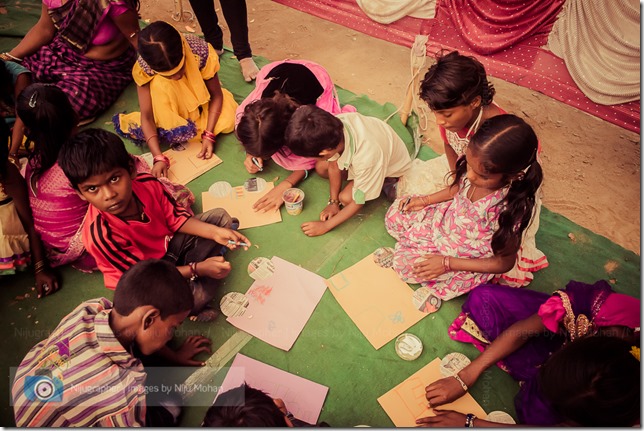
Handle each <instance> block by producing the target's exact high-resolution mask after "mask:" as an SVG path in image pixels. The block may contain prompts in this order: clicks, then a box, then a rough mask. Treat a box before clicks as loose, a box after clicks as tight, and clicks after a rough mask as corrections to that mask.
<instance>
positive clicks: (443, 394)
mask: <svg viewBox="0 0 644 431" xmlns="http://www.w3.org/2000/svg"><path fill="white" fill-rule="evenodd" d="M463 395H465V391H464V390H463V387H462V386H461V384H460V383H459V382H458V380H456V379H455V378H454V377H445V378H444V379H440V380H437V381H435V382H434V383H432V384H431V385H429V386H427V387H426V388H425V398H427V401H429V404H430V405H431V407H438V406H442V405H443V404H447V403H451V402H452V401H454V400H457V399H459V398H460V397H462V396H463Z"/></svg>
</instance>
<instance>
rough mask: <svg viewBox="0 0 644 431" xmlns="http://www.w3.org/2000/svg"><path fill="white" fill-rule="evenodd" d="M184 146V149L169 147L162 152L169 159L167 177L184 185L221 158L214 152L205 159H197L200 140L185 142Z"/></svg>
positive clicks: (218, 162)
mask: <svg viewBox="0 0 644 431" xmlns="http://www.w3.org/2000/svg"><path fill="white" fill-rule="evenodd" d="M184 146H185V150H183V151H175V150H173V149H169V150H167V151H164V152H163V154H165V155H166V156H167V157H168V158H169V159H170V169H169V170H168V178H169V179H170V181H172V182H173V183H178V184H183V185H186V184H188V183H189V182H190V181H192V180H194V179H195V178H197V177H198V176H199V175H201V174H204V173H206V172H208V171H209V170H210V169H212V168H214V167H215V166H217V165H218V164H220V163H222V160H221V159H220V158H219V157H217V155H216V154H214V153H213V155H212V157H211V158H209V159H207V160H206V159H198V158H197V154H199V151H201V142H187V143H185V144H184Z"/></svg>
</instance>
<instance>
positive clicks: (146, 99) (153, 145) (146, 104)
mask: <svg viewBox="0 0 644 431" xmlns="http://www.w3.org/2000/svg"><path fill="white" fill-rule="evenodd" d="M136 94H137V96H138V97H139V107H140V108H141V129H142V130H143V136H144V137H145V143H146V144H147V146H148V148H149V149H150V152H151V153H152V157H154V158H156V157H157V156H162V155H163V153H162V152H161V145H160V142H161V141H160V140H159V135H158V133H157V125H156V123H155V122H154V110H153V108H152V96H151V94H150V84H145V85H142V86H138V85H137V86H136ZM161 159H162V158H161V157H159V159H158V160H155V161H154V164H153V165H152V175H154V176H155V177H157V178H158V177H167V176H168V168H169V167H170V166H168V165H167V164H166V163H165V162H164V161H163V160H161Z"/></svg>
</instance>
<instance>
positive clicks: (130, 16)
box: [111, 9, 141, 49]
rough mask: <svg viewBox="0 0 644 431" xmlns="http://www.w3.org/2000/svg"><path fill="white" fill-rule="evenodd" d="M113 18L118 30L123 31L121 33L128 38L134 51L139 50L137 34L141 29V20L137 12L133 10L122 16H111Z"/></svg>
mask: <svg viewBox="0 0 644 431" xmlns="http://www.w3.org/2000/svg"><path fill="white" fill-rule="evenodd" d="M111 18H112V21H114V24H116V26H117V27H118V29H119V30H121V33H123V35H124V36H125V37H126V38H127V41H128V42H130V44H131V45H132V46H133V47H134V49H138V45H139V44H138V38H137V34H138V33H139V30H140V29H141V28H140V27H139V18H138V16H137V13H136V11H135V10H133V9H131V10H128V11H127V12H123V13H122V14H120V15H116V16H111Z"/></svg>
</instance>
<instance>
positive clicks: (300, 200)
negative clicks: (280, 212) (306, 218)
mask: <svg viewBox="0 0 644 431" xmlns="http://www.w3.org/2000/svg"><path fill="white" fill-rule="evenodd" d="M282 199H284V205H285V206H286V212H287V213H289V214H290V215H298V214H300V213H301V212H302V208H303V207H304V192H303V191H302V190H300V189H298V188H295V187H293V188H290V189H288V190H286V191H285V192H284V194H283V195H282Z"/></svg>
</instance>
